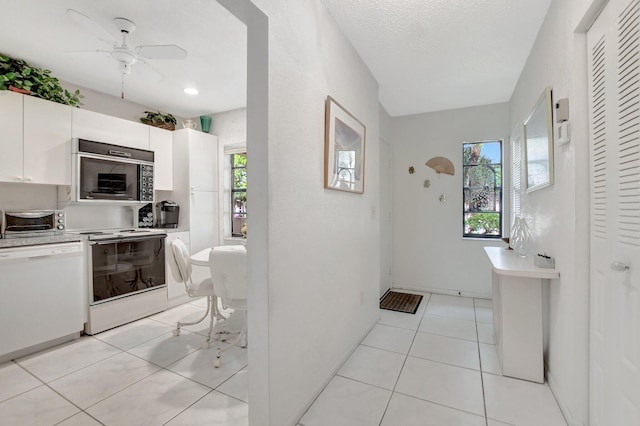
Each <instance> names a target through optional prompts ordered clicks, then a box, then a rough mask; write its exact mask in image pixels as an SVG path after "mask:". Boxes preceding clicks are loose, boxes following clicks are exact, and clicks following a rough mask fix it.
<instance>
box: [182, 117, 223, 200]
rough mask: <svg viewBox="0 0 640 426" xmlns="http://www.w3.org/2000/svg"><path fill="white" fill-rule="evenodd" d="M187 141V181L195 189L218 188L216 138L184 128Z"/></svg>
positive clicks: (210, 189) (207, 189)
mask: <svg viewBox="0 0 640 426" xmlns="http://www.w3.org/2000/svg"><path fill="white" fill-rule="evenodd" d="M180 132H181V133H182V132H185V133H186V137H187V139H188V141H189V181H190V185H191V188H192V189H193V190H196V191H217V190H218V167H217V165H218V138H217V137H216V136H212V135H210V134H208V133H202V132H199V131H197V130H191V129H186V131H180Z"/></svg>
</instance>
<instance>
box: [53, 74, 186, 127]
mask: <svg viewBox="0 0 640 426" xmlns="http://www.w3.org/2000/svg"><path fill="white" fill-rule="evenodd" d="M61 84H62V86H63V87H64V88H65V89H68V90H69V91H75V90H80V93H81V94H82V95H83V96H84V98H82V99H81V100H80V101H81V103H82V105H81V106H80V108H82V109H86V110H88V111H94V112H99V113H102V114H106V115H111V116H113V117H118V118H124V119H125V120H131V121H135V122H136V123H139V122H140V117H144V116H145V113H144V112H145V111H157V109H156V108H153V107H150V106H147V105H143V104H139V103H136V102H131V101H129V100H127V99H126V98H125V99H120V97H119V96H117V95H109V94H105V93H101V92H98V91H95V90H92V89H88V88H86V87H82V86H78V85H75V84H73V83H69V82H67V81H61ZM163 112H168V113H171V111H163ZM176 120H177V121H178V124H177V127H178V128H182V127H181V125H180V123H181V122H182V121H183V120H185V118H182V117H178V116H176ZM196 121H198V120H196Z"/></svg>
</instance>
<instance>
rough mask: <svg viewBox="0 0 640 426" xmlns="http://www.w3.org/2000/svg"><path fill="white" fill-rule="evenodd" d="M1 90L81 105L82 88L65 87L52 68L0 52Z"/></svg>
mask: <svg viewBox="0 0 640 426" xmlns="http://www.w3.org/2000/svg"><path fill="white" fill-rule="evenodd" d="M0 90H11V91H14V92H18V93H23V94H26V95H32V96H36V97H38V98H42V99H45V100H47V101H52V102H57V103H60V104H64V105H70V106H74V107H77V106H80V99H82V98H83V96H82V95H81V94H80V90H76V91H75V92H70V91H68V90H67V89H65V88H63V87H62V85H61V84H60V82H59V81H58V79H57V78H55V77H53V76H52V75H51V71H50V70H45V69H42V68H38V67H34V66H31V65H29V64H28V63H27V62H26V61H23V60H22V59H13V58H10V57H8V56H6V55H3V54H0Z"/></svg>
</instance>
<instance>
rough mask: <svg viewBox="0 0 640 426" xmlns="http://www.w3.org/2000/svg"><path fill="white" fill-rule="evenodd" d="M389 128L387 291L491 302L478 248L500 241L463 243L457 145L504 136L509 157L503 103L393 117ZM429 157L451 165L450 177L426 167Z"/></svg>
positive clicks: (506, 112) (486, 271)
mask: <svg viewBox="0 0 640 426" xmlns="http://www.w3.org/2000/svg"><path fill="white" fill-rule="evenodd" d="M391 124H392V132H391V135H392V136H391V137H392V138H393V213H392V214H393V286H394V287H397V288H405V289H414V290H422V291H435V292H438V293H447V294H458V292H460V293H462V295H466V296H478V297H487V298H490V297H491V267H490V264H489V260H488V259H487V257H486V254H485V253H484V250H483V249H482V248H483V247H485V246H492V245H497V246H504V243H502V242H501V241H499V240H498V241H496V240H481V239H475V240H474V239H463V238H462V143H463V142H474V141H482V140H488V139H494V140H495V139H503V140H504V143H503V157H504V158H508V156H506V155H505V154H506V153H505V152H504V151H505V149H506V148H507V145H508V136H509V105H508V104H506V103H503V104H494V105H485V106H478V107H472V108H463V109H455V110H449V111H440V112H432V113H426V114H416V115H409V116H403V117H394V118H392V119H391ZM435 156H444V157H447V158H448V159H449V160H451V161H452V162H453V164H454V166H455V176H450V175H445V174H440V175H438V174H437V173H436V172H435V171H434V170H433V169H431V168H429V167H427V166H426V165H425V163H426V162H427V160H429V159H430V158H432V157H435ZM410 166H413V167H414V168H415V173H414V174H409V172H408V169H409V167H410ZM426 179H428V180H430V182H431V186H430V187H429V188H425V187H424V181H425V180H426ZM506 183H507V180H506V177H505V184H506ZM441 194H444V195H446V202H440V201H439V197H440V195H441ZM505 205H508V202H507V200H505Z"/></svg>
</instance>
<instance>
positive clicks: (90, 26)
mask: <svg viewBox="0 0 640 426" xmlns="http://www.w3.org/2000/svg"><path fill="white" fill-rule="evenodd" d="M67 16H68V17H69V18H70V19H71V20H72V21H74V22H75V23H76V24H78V25H80V26H81V27H82V28H84V29H85V30H87V31H89V32H91V33H92V34H93V35H95V36H96V37H98V38H99V39H100V40H102V41H104V42H105V43H109V44H111V45H112V44H114V43H117V40H116V39H115V37H114V36H113V35H111V34H110V33H109V32H108V31H107V30H105V29H104V28H102V26H101V25H100V24H98V23H97V22H96V21H94V20H93V19H91V18H89V17H88V16H87V15H83V14H82V13H80V12H78V11H77V10H74V9H67Z"/></svg>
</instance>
